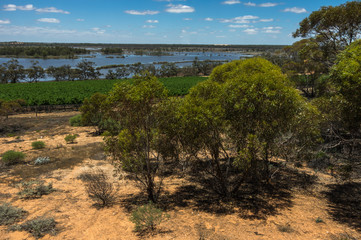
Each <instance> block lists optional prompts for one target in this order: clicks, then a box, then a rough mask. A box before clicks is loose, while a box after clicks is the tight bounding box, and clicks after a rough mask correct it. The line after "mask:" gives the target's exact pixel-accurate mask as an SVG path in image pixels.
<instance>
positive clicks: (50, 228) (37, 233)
mask: <svg viewBox="0 0 361 240" xmlns="http://www.w3.org/2000/svg"><path fill="white" fill-rule="evenodd" d="M10 230H12V231H27V232H29V233H31V235H33V236H34V237H35V238H41V237H43V236H45V235H46V234H51V235H55V234H56V222H55V220H54V218H51V217H38V218H35V219H32V220H29V221H26V222H25V223H23V224H20V225H14V226H12V227H10Z"/></svg>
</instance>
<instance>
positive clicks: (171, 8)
mask: <svg viewBox="0 0 361 240" xmlns="http://www.w3.org/2000/svg"><path fill="white" fill-rule="evenodd" d="M167 7H168V8H167V9H166V10H165V11H166V12H169V13H192V12H194V11H195V9H194V7H190V6H187V5H182V4H178V5H174V4H168V5H167Z"/></svg>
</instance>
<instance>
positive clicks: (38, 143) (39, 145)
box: [31, 141, 45, 149]
mask: <svg viewBox="0 0 361 240" xmlns="http://www.w3.org/2000/svg"><path fill="white" fill-rule="evenodd" d="M31 147H32V148H33V149H42V148H45V143H44V142H43V141H35V142H32V143H31Z"/></svg>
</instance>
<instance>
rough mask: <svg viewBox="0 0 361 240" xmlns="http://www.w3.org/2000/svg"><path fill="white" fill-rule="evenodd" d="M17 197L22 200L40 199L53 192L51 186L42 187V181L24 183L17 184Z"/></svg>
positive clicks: (50, 184)
mask: <svg viewBox="0 0 361 240" xmlns="http://www.w3.org/2000/svg"><path fill="white" fill-rule="evenodd" d="M18 188H19V189H20V191H19V192H18V195H19V196H20V198H23V199H32V198H40V197H41V196H43V195H48V194H50V193H51V192H54V191H55V189H54V188H53V184H52V183H49V184H48V185H44V181H26V182H21V183H20V184H18Z"/></svg>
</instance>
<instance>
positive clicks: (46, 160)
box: [34, 157, 50, 165]
mask: <svg viewBox="0 0 361 240" xmlns="http://www.w3.org/2000/svg"><path fill="white" fill-rule="evenodd" d="M49 162H50V158H49V157H37V158H36V159H35V161H34V164H35V165H43V164H47V163H49Z"/></svg>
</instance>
